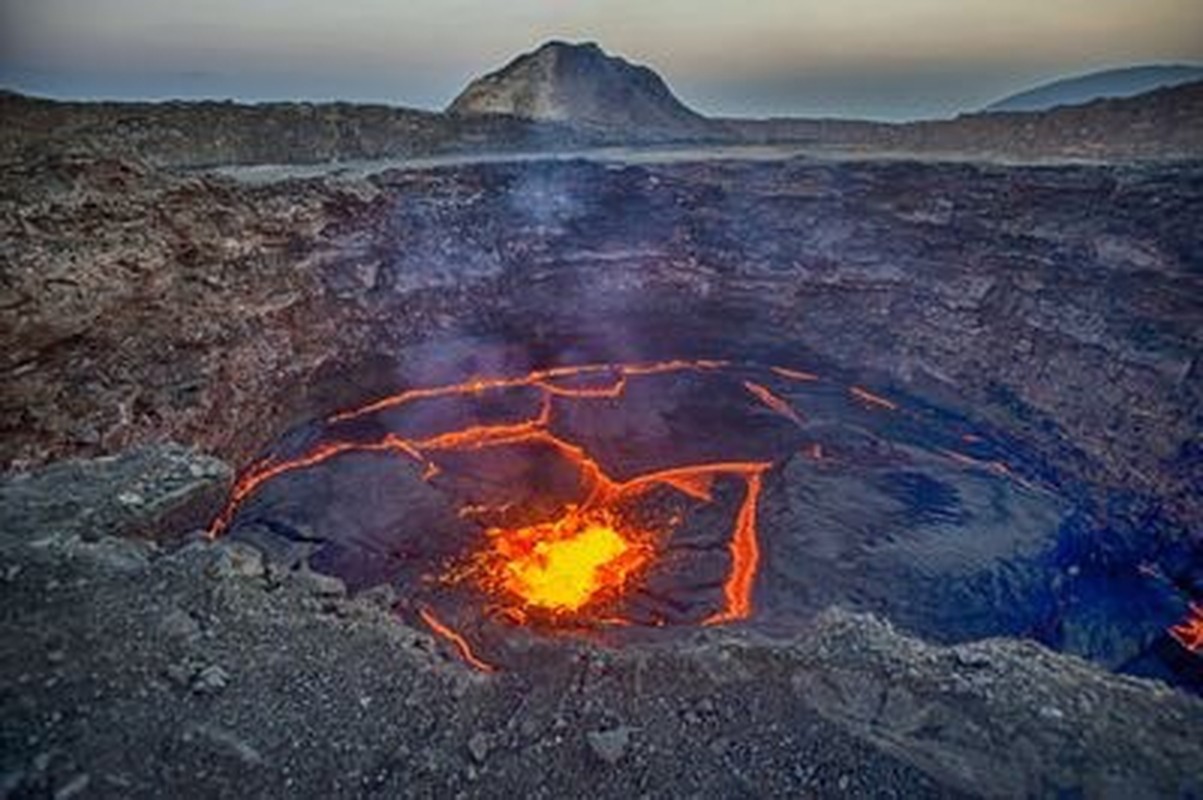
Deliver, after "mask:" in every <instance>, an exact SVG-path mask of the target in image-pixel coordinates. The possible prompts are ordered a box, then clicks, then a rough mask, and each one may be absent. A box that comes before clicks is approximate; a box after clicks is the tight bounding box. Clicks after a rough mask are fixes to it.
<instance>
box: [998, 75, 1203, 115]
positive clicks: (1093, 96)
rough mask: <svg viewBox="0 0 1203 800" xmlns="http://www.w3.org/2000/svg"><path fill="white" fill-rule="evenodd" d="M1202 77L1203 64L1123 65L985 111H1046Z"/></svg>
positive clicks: (1033, 91)
mask: <svg viewBox="0 0 1203 800" xmlns="http://www.w3.org/2000/svg"><path fill="white" fill-rule="evenodd" d="M1198 80H1203V67H1195V66H1187V65H1183V64H1174V65H1166V66H1144V67H1124V68H1121V69H1108V70H1103V71H1102V72H1092V73H1090V74H1088V75H1080V76H1078V77H1075V78H1065V79H1064V80H1059V81H1053V82H1052V83H1046V84H1044V85H1043V86H1037V87H1036V88H1035V89H1029V90H1028V91H1025V92H1020V93H1019V94H1014V95H1011V96H1010V97H1007V98H1005V99H1003V100H999V101H998V102H997V103H993V104H992V105H990V106H987V107H986V108H985V109H984V110H985V111H986V112H997V111H1047V110H1048V109H1051V108H1056V107H1057V106H1073V105H1081V104H1082V103H1089V102H1091V101H1092V100H1099V99H1102V98H1110V97H1131V96H1133V95H1138V94H1144V93H1145V92H1151V91H1153V90H1154V89H1163V88H1166V87H1170V86H1177V85H1179V84H1183V83H1190V82H1192V81H1198Z"/></svg>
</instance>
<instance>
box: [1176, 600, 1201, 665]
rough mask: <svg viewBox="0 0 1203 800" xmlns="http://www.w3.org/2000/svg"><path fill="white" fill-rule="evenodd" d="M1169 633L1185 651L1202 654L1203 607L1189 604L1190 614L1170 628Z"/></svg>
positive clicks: (1197, 604)
mask: <svg viewBox="0 0 1203 800" xmlns="http://www.w3.org/2000/svg"><path fill="white" fill-rule="evenodd" d="M1169 633H1170V636H1173V637H1174V639H1175V640H1176V641H1177V642H1178V644H1180V645H1182V646H1183V647H1185V648H1186V649H1187V650H1190V651H1191V652H1192V653H1199V654H1203V605H1201V604H1199V603H1191V604H1190V614H1189V615H1188V616H1187V617H1186V619H1184V620H1182V622H1179V623H1178V624H1177V625H1174V626H1173V627H1171V628H1170V630H1169Z"/></svg>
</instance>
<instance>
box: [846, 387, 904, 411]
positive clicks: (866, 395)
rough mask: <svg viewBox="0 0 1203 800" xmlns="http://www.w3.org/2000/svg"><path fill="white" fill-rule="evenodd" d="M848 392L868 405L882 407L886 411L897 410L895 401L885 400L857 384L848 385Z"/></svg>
mask: <svg viewBox="0 0 1203 800" xmlns="http://www.w3.org/2000/svg"><path fill="white" fill-rule="evenodd" d="M848 392H849V394H851V395H852V396H853V397H855V398H856V399H857V400H863V401H864V402H865V403H867V404H868V405H871V406H877V407H878V408H884V409H885V410H887V411H897V410H898V404H897V403H895V402H893V401H892V400H887V399H885V398H884V397H882V396H881V395H878V394H873V393H872V392H870V391H869V390H868V389H862V388H861V387H859V386H850V387H848Z"/></svg>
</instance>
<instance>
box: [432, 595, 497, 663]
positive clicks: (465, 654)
mask: <svg viewBox="0 0 1203 800" xmlns="http://www.w3.org/2000/svg"><path fill="white" fill-rule="evenodd" d="M418 616H419V617H421V618H422V621H423V622H425V623H426V625H427V626H429V628H430V629H431V630H432V631H434V632H435V633H436V634H438V635H439V636H442V637H443V638H444V639H446V640H447V641H449V642H451V644H452V646H454V647H455V649H456V650H458V651H459V654H460V657H461V658H463V659H464V661H466V662H468V663H469V664H470V665H472V666H473V667H475V668H476V669H478V670H480V671H481V672H496V671H497V667H495V666H493V665H492V664H490V663H488V662H487V661H481V660H480V659H479V658H477V657H476V654H475V653H473V652H472V648H471V646H469V644H468V640H467V639H465V638H464V637H463V636H460V635H459V634H458V633H456V632H455V631H454V630H453V629H451V628H449V627H447V626H446V625H444V624H443V623H442V622H440V621H439V618H438V617H436V616H435V615H434V613H433V612H431V611H430V610H429V609H426V608H419V609H418Z"/></svg>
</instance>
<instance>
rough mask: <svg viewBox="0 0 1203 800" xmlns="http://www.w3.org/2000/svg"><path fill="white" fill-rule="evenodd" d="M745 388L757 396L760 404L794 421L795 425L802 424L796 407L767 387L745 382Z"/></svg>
mask: <svg viewBox="0 0 1203 800" xmlns="http://www.w3.org/2000/svg"><path fill="white" fill-rule="evenodd" d="M744 388H745V389H747V390H748V391H749V392H751V393H752V394H753V395H755V397H756V399H758V400H759V401H760V402H762V403H764V404H765V405H766V406H768V407H769V408H771V409H773V410H774V411H776V412H777V413H778V414H780V415H781V416H783V417H785V418H786V419H788V420H790V421H792V422H793V423H794V424H795V425H801V424H802V417H801V415H799V414H798V412H797V411H795V410H794V407H793V406H791V405H790V404H789V403H787V402H786V401H785V400H782V399H781V398H780V397H778V396H777V395H775V394H773V392H772V391H771V390H770V389H769V388H768V387H767V386H761V385H760V384H759V383H755V382H753V381H744Z"/></svg>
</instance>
